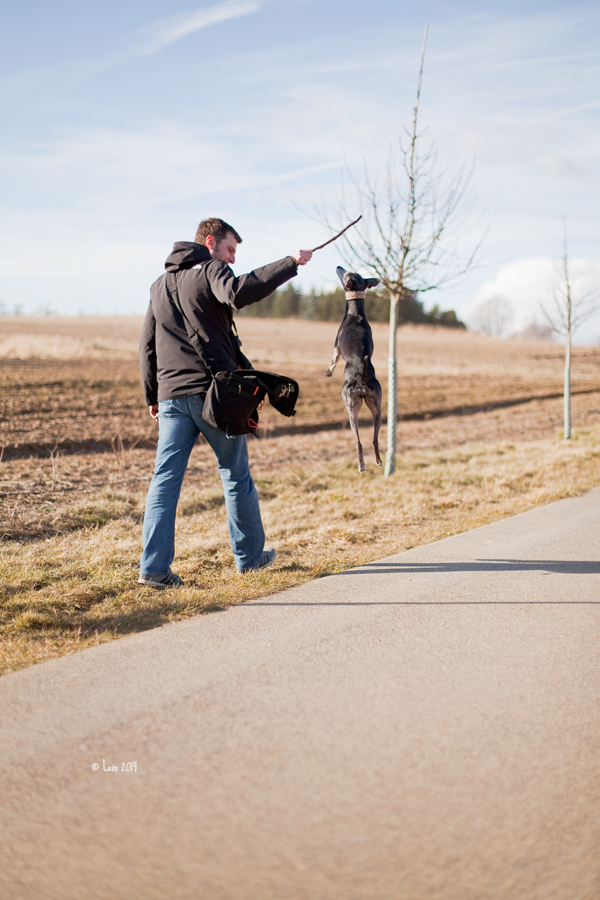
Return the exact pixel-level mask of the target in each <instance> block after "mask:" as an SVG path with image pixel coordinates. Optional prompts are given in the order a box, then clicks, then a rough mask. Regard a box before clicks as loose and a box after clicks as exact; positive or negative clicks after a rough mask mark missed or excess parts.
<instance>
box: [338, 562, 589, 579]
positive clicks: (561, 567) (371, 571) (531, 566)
mask: <svg viewBox="0 0 600 900" xmlns="http://www.w3.org/2000/svg"><path fill="white" fill-rule="evenodd" d="M429 572H433V573H441V572H547V573H548V574H554V575H598V574H600V561H598V560H595V559H594V560H591V559H589V560H588V559H585V560H556V559H478V560H472V561H468V560H464V561H462V560H461V562H439V563H389V562H380V563H366V564H365V565H364V566H361V567H360V568H357V569H349V570H348V571H347V572H340V575H402V574H406V573H413V574H423V573H429Z"/></svg>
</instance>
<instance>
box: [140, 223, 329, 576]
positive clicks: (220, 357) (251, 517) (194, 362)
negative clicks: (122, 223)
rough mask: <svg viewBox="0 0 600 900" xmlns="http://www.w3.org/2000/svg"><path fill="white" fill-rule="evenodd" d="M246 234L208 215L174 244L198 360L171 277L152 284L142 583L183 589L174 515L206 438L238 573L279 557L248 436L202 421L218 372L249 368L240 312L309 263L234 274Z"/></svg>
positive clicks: (292, 259)
mask: <svg viewBox="0 0 600 900" xmlns="http://www.w3.org/2000/svg"><path fill="white" fill-rule="evenodd" d="M241 242H242V239H241V237H240V236H239V234H238V233H237V231H236V230H235V228H232V227H231V225H228V224H227V222H224V221H223V220H222V219H205V220H204V221H202V222H201V223H200V225H199V226H198V230H197V232H196V238H195V242H194V243H192V242H188V241H180V242H178V243H176V244H175V245H174V246H173V252H172V253H171V254H170V255H169V256H168V257H167V261H166V263H165V268H166V270H167V272H173V273H174V274H175V277H176V284H177V293H178V296H179V302H180V304H181V310H182V311H183V313H184V314H185V317H186V318H187V320H188V322H189V323H190V324H191V325H192V327H193V329H194V331H196V332H197V333H198V335H199V337H200V341H201V345H202V348H203V352H202V354H201V355H200V354H199V353H198V352H197V350H195V349H194V347H193V346H192V344H191V343H190V340H189V338H188V333H187V331H186V327H185V323H184V320H183V318H182V315H181V312H180V311H179V309H178V308H177V306H176V304H175V303H174V302H173V299H172V296H171V294H170V293H169V291H168V290H167V283H166V277H167V276H166V274H165V275H162V276H161V277H160V278H159V279H158V280H157V281H155V282H154V284H153V285H152V287H151V288H150V307H149V309H148V313H147V315H146V320H145V322H144V328H143V331H142V337H141V341H140V369H141V375H142V383H143V386H144V393H145V396H146V403H147V405H148V407H149V410H150V415H151V416H152V418H153V419H157V420H158V424H159V437H158V447H157V450H156V465H155V469H154V476H153V478H152V481H151V483H150V488H149V490H148V497H147V499H146V511H145V514H144V527H143V545H144V549H143V553H142V558H141V560H140V577H139V583H140V584H145V585H148V586H150V587H153V588H159V589H161V588H167V587H177V586H179V585H180V584H182V580H181V578H180V577H179V576H178V575H176V574H175V573H174V572H172V571H171V563H172V561H173V557H174V555H175V513H176V509H177V501H178V500H179V493H180V490H181V484H182V482H183V477H184V475H185V470H186V466H187V462H188V459H189V455H190V453H191V450H192V447H193V446H194V444H195V443H196V439H197V438H198V435H199V434H203V435H204V437H205V438H206V440H207V441H208V443H209V444H210V446H211V447H212V449H213V451H214V453H215V456H216V458H217V464H218V467H219V474H220V476H221V481H222V482H223V489H224V492H225V507H226V512H227V525H228V528H229V536H230V539H231V547H232V550H233V556H234V559H235V564H236V567H237V569H238V571H239V572H251V571H255V570H256V569H264V568H265V567H266V566H270V565H271V563H272V562H273V561H274V560H275V555H276V554H275V550H273V548H272V547H265V546H264V540H265V534H264V530H263V525H262V520H261V516H260V509H259V505H258V494H257V492H256V488H255V486H254V482H253V480H252V476H251V475H250V467H249V463H248V449H247V446H246V435H238V436H236V437H235V438H228V437H227V436H226V434H225V432H223V431H221V430H220V429H218V428H213V427H212V426H211V425H209V424H208V423H207V422H205V421H204V419H203V418H202V409H203V405H204V397H205V396H206V391H207V390H208V388H209V386H210V384H211V381H212V375H211V372H220V371H224V370H226V371H230V372H234V371H236V369H238V368H240V366H241V367H242V368H245V367H248V366H249V363H248V361H247V360H246V358H245V357H244V355H243V354H242V352H241V350H240V349H239V345H238V342H237V341H236V339H235V337H234V335H233V332H232V330H231V325H232V322H233V309H241V308H242V307H244V306H248V305H249V304H250V303H257V302H258V301H259V300H263V299H264V298H265V297H267V296H268V295H269V294H271V293H272V292H273V291H274V290H275V288H277V287H279V286H280V285H282V284H284V283H285V282H286V281H289V279H290V278H293V277H294V275H296V273H297V271H298V266H303V265H305V264H306V263H307V262H308V261H309V260H310V258H311V256H312V253H311V251H310V250H298V251H297V252H296V253H294V254H293V255H292V256H287V257H286V258H285V259H281V260H279V261H278V262H274V263H271V264H270V265H268V266H263V267H262V268H260V269H256V270H255V271H253V272H250V273H249V274H248V275H242V276H240V277H239V278H236V277H235V275H234V274H233V272H232V270H231V268H230V266H231V265H233V263H234V262H235V254H236V250H237V245H238V244H240V243H241Z"/></svg>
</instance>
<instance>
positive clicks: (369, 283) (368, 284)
mask: <svg viewBox="0 0 600 900" xmlns="http://www.w3.org/2000/svg"><path fill="white" fill-rule="evenodd" d="M378 284H379V278H365V290H368V289H369V288H374V287H377V285H378Z"/></svg>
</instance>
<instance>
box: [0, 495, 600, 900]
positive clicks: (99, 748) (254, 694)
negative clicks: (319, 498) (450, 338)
mask: <svg viewBox="0 0 600 900" xmlns="http://www.w3.org/2000/svg"><path fill="white" fill-rule="evenodd" d="M599 544H600V490H596V491H592V492H591V493H589V494H587V495H586V496H584V497H580V498H573V499H568V500H564V501H561V502H559V503H555V504H552V505H550V506H547V507H545V508H541V509H537V510H534V511H532V512H528V513H525V514H522V515H519V516H516V517H514V518H512V519H508V520H505V521H502V522H498V523H496V524H493V525H489V526H486V527H484V528H479V529H477V530H475V531H472V532H468V533H466V534H462V535H458V536H456V537H452V538H448V539H446V540H443V541H439V542H437V543H435V544H430V545H428V546H425V547H419V548H416V549H414V550H410V551H408V552H405V553H401V554H399V555H397V556H393V557H390V558H389V559H385V560H381V561H378V562H375V563H371V564H369V565H366V566H363V567H361V568H357V569H352V570H350V571H348V572H344V573H343V574H341V575H336V576H333V577H328V578H323V579H320V580H318V581H315V582H312V583H310V584H307V585H304V586H302V587H299V588H294V589H292V590H289V591H285V592H283V593H280V594H275V595H272V596H270V597H268V598H266V599H262V600H260V601H256V602H253V603H247V604H244V605H240V606H237V607H234V608H231V609H229V610H227V611H224V612H221V613H213V614H210V615H206V616H200V617H198V618H196V619H193V620H189V621H186V622H181V623H176V624H173V625H169V626H166V627H163V628H160V629H157V630H155V631H151V632H146V633H144V634H140V635H134V636H132V637H128V638H125V639H123V640H121V641H117V642H115V643H112V644H108V645H103V646H101V647H98V648H94V649H91V650H87V651H84V652H83V653H80V654H77V655H74V656H71V657H68V658H65V659H62V660H57V661H54V662H49V663H45V664H43V665H40V666H35V667H33V668H30V669H28V670H26V671H23V672H19V673H16V674H14V675H9V676H6V677H5V678H4V679H2V681H0V710H1V728H2V731H1V735H2V736H1V752H0V782H1V791H0V815H1V837H2V840H1V841H0V894H1V896H2V897H3V898H4V900H13V898H18V900H29V898H32V900H50V898H57V900H96V898H106V900H138V898H139V900H155V898H156V900H188V898H189V900H334V898H335V900H337V898H340V900H371V898H377V900H488V898H490V900H491V898H494V900H496V898H498V900H534V898H535V900H538V898H539V900H598V898H600V747H599V736H600V721H599V717H600V712H599V711H600V705H599V694H600V679H599V674H600V661H599V652H598V636H599V615H600V589H599V585H600V562H599V560H600V554H599V549H600V547H599ZM134 767H135V768H134ZM128 769H129V771H128Z"/></svg>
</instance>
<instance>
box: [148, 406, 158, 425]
mask: <svg viewBox="0 0 600 900" xmlns="http://www.w3.org/2000/svg"><path fill="white" fill-rule="evenodd" d="M148 410H149V412H150V415H151V416H152V418H153V419H154V421H155V422H156V420H157V419H158V403H153V404H152V406H149V407H148Z"/></svg>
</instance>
